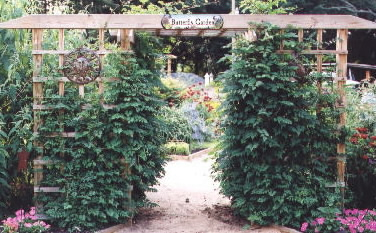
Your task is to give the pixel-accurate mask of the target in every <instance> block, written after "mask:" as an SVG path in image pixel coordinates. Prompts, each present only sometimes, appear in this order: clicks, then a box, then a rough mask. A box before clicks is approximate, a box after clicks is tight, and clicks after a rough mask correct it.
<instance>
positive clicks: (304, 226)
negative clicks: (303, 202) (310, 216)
mask: <svg viewBox="0 0 376 233" xmlns="http://www.w3.org/2000/svg"><path fill="white" fill-rule="evenodd" d="M307 227H308V223H307V222H305V223H303V224H302V227H300V231H301V232H305V231H306V230H307Z"/></svg>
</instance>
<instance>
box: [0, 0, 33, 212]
mask: <svg viewBox="0 0 376 233" xmlns="http://www.w3.org/2000/svg"><path fill="white" fill-rule="evenodd" d="M25 3H26V1H23V0H17V1H16V0H6V1H0V21H6V20H9V19H12V18H16V17H20V16H21V15H22V14H23V12H24V10H23V8H24V4H25ZM29 36H30V33H29V32H27V31H24V30H4V29H2V30H1V29H0V54H1V56H0V217H1V216H3V214H4V213H5V211H7V210H9V208H12V207H14V206H13V204H16V203H18V204H16V205H21V204H22V201H21V200H20V199H18V200H13V201H12V199H13V198H14V193H13V192H12V193H11V192H10V189H9V188H10V183H12V182H13V183H14V182H15V180H16V177H17V176H18V175H20V174H17V172H16V167H15V166H16V164H15V163H16V159H17V156H16V153H17V152H18V151H20V150H22V149H28V150H30V149H31V140H30V138H31V124H30V121H31V120H30V117H31V112H30V110H29V108H28V107H26V106H27V104H28V103H30V101H31V98H30V96H31V83H30V82H29V81H28V80H27V78H28V75H29V74H30V73H31V54H30V47H29V44H28V38H29ZM18 191H19V190H18ZM28 195H30V194H28ZM15 201H16V202H15Z"/></svg>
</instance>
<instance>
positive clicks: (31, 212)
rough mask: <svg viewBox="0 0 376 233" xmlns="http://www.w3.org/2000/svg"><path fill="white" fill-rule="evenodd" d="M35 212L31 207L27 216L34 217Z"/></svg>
mask: <svg viewBox="0 0 376 233" xmlns="http://www.w3.org/2000/svg"><path fill="white" fill-rule="evenodd" d="M35 213H36V211H35V207H31V208H30V211H29V214H30V215H35Z"/></svg>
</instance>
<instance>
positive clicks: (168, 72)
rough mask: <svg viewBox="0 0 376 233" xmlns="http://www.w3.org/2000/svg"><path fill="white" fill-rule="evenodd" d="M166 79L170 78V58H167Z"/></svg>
mask: <svg viewBox="0 0 376 233" xmlns="http://www.w3.org/2000/svg"><path fill="white" fill-rule="evenodd" d="M167 77H168V78H171V57H170V56H168V57H167Z"/></svg>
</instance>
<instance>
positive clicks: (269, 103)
mask: <svg viewBox="0 0 376 233" xmlns="http://www.w3.org/2000/svg"><path fill="white" fill-rule="evenodd" d="M258 26H260V25H258ZM261 28H262V29H261V30H260V31H258V40H257V41H254V42H249V41H247V40H245V39H242V38H237V41H236V44H235V46H234V48H233V51H232V52H233V54H234V56H230V57H228V59H229V60H230V61H231V62H232V64H231V69H230V70H228V71H227V72H225V74H224V75H223V76H222V77H221V80H222V82H223V86H224V89H223V92H224V94H225V96H226V99H225V100H224V102H223V105H222V108H223V113H224V119H223V124H222V127H223V128H224V135H223V137H222V139H221V144H220V146H219V151H218V153H217V159H216V165H215V167H214V170H215V172H216V179H217V180H218V181H220V187H221V191H222V193H223V194H224V195H226V196H228V197H230V198H231V203H232V206H233V208H234V209H235V211H236V212H237V213H238V214H240V215H241V216H244V217H246V218H247V219H248V220H250V221H252V222H254V223H256V224H260V225H268V224H273V223H274V224H280V225H288V226H293V227H296V228H298V227H299V226H300V224H299V223H300V222H302V220H305V219H310V218H312V217H313V218H314V217H319V216H320V215H321V212H331V211H332V210H335V209H336V207H337V205H338V197H339V195H338V194H336V193H335V190H334V189H330V188H327V187H326V185H327V184H328V183H334V182H335V174H336V173H335V170H334V166H330V165H329V164H328V161H327V158H328V156H334V155H335V147H336V146H335V145H336V143H337V139H336V137H335V135H333V133H332V132H333V131H334V130H335V129H336V126H335V125H334V124H331V123H332V122H334V121H333V119H327V118H326V117H323V116H320V117H319V116H318V115H316V114H315V109H314V106H316V103H317V101H318V100H317V94H316V93H317V91H316V90H315V88H314V86H315V85H314V84H313V83H312V78H310V77H306V76H303V77H302V76H298V75H297V69H298V66H297V65H288V64H289V62H290V63H292V60H294V61H295V62H296V58H295V57H293V56H291V55H280V54H277V53H276V50H278V49H279V46H280V43H281V41H282V40H285V45H286V46H288V47H290V49H294V50H296V49H300V48H302V47H303V46H300V45H299V44H297V42H295V41H296V36H295V34H292V33H288V32H286V33H284V34H280V33H279V30H278V28H276V27H274V26H272V25H269V24H263V25H261ZM298 53H299V51H297V54H298ZM298 56H300V55H298ZM292 77H295V80H296V81H295V82H292V81H291V78H292ZM323 111H327V112H328V113H330V112H331V115H330V114H328V115H329V116H330V117H333V115H334V114H335V113H336V112H333V111H331V108H328V109H325V110H324V109H323Z"/></svg>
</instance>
